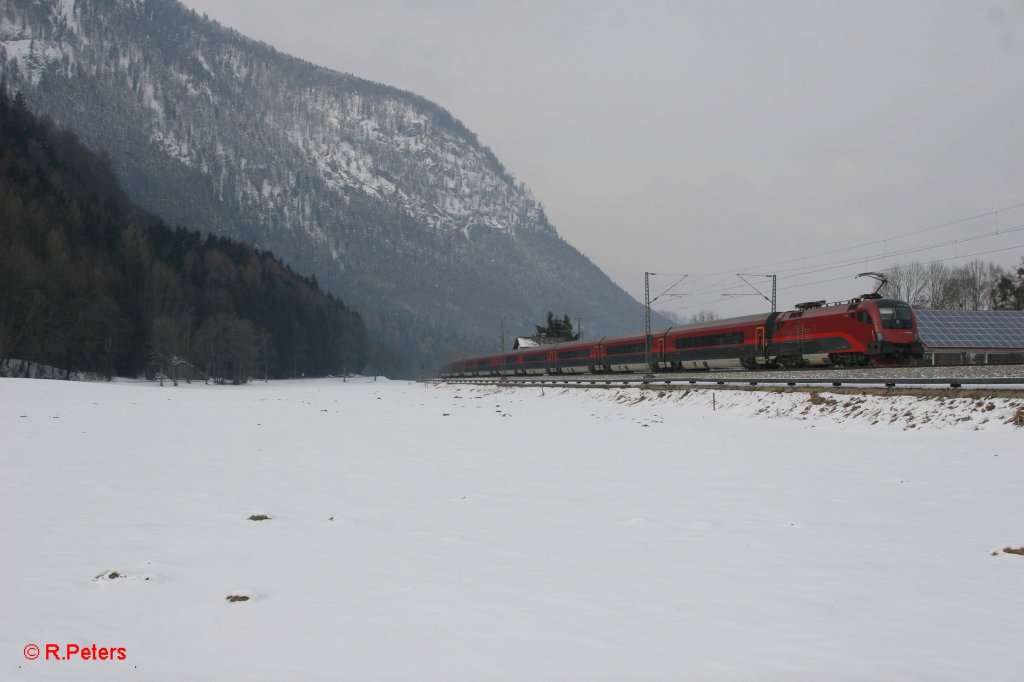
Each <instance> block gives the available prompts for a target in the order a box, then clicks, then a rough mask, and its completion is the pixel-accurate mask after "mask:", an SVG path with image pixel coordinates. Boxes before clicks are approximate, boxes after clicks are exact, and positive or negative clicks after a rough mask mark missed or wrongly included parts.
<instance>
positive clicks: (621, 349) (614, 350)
mask: <svg viewBox="0 0 1024 682" xmlns="http://www.w3.org/2000/svg"><path fill="white" fill-rule="evenodd" d="M607 352H608V355H628V354H630V353H643V352H644V344H642V343H631V344H628V345H624V346H608V351H607Z"/></svg>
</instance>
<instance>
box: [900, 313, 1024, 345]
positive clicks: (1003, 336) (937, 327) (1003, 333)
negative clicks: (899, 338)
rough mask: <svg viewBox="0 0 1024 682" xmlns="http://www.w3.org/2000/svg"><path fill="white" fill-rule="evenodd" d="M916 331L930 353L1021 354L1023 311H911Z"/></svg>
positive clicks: (1023, 341)
mask: <svg viewBox="0 0 1024 682" xmlns="http://www.w3.org/2000/svg"><path fill="white" fill-rule="evenodd" d="M914 315H915V316H917V331H918V335H919V336H920V337H921V341H922V342H923V343H924V345H925V348H926V349H927V350H929V351H933V352H937V353H941V352H969V353H973V352H977V353H993V352H994V353H1021V352H1024V310H924V309H920V308H915V309H914Z"/></svg>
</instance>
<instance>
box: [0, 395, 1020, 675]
mask: <svg viewBox="0 0 1024 682" xmlns="http://www.w3.org/2000/svg"><path fill="white" fill-rule="evenodd" d="M711 395H712V392H711V391H695V392H691V393H689V394H673V395H672V396H667V397H659V396H656V395H654V394H651V393H640V392H639V391H637V390H630V391H605V390H592V391H578V392H569V391H567V390H551V389H548V390H546V391H544V392H543V394H542V391H541V389H536V388H530V389H518V390H506V389H497V388H490V387H453V386H444V385H440V386H432V385H423V384H409V383H401V382H385V381H380V382H373V381H370V380H362V381H350V382H348V383H342V382H340V381H333V380H331V381H328V380H322V381H305V382H278V383H271V384H253V385H249V386H242V387H218V386H204V385H192V386H187V385H182V386H180V387H177V388H172V387H170V386H166V387H163V388H161V387H159V386H156V385H153V384H145V383H113V384H101V383H100V384H98V383H70V382H60V381H31V380H18V379H0V540H2V547H3V550H2V552H0V573H2V576H3V580H2V582H0V609H2V611H0V612H2V616H3V617H2V618H0V679H3V680H21V679H24V680H36V679H47V680H85V679H89V680H473V681H480V680H571V681H582V680H808V681H814V682H820V681H821V680H956V681H961V680H1016V679H1019V678H1020V673H1021V670H1022V669H1024V648H1022V647H1021V646H1020V645H1021V643H1022V642H1024V556H1019V555H1015V554H1008V553H1004V552H1003V551H1002V550H1003V548H1004V547H1020V546H1022V545H1024V514H1022V510H1024V509H1022V506H1021V499H1022V495H1021V493H1022V488H1024V486H1022V483H1024V447H1022V444H1024V428H1018V427H1015V426H1013V425H1012V424H1010V423H1007V422H1009V421H1012V419H1013V416H1014V415H1015V414H1016V410H1017V409H1019V408H1020V407H1021V406H1024V401H1019V400H1018V401H1016V402H1014V401H984V402H983V403H982V404H981V405H978V404H977V402H978V401H971V400H964V401H961V402H956V401H952V402H949V401H944V402H942V403H941V404H940V403H939V402H938V401H931V402H930V403H928V404H923V405H917V404H914V403H913V401H911V400H910V399H902V398H901V399H899V400H906V401H908V403H907V404H906V405H904V404H902V403H898V402H890V403H886V402H885V401H886V400H887V399H886V398H865V399H864V400H863V403H864V404H860V403H855V404H852V405H846V404H845V403H847V402H849V401H850V400H851V398H850V397H849V396H841V395H840V396H833V397H832V398H831V399H834V400H836V402H834V403H829V402H828V400H825V399H823V398H821V397H819V398H818V399H816V400H815V401H814V402H812V401H810V400H809V398H808V396H807V394H790V395H779V394H770V393H752V392H742V391H718V392H714V395H715V406H714V407H715V408H716V409H715V411H712V405H711V397H710V396H711ZM826 397H827V396H826ZM988 402H992V407H991V408H989V407H988ZM907 413H909V417H908V414H907ZM926 414H927V415H929V416H928V417H927V418H925V415H926ZM892 416H895V418H890V417H892ZM963 417H969V418H967V419H963ZM911 424H913V428H911ZM251 515H267V516H269V517H270V518H269V519H267V520H263V521H251V520H248V517H250V516H251ZM112 575H116V577H112ZM231 595H236V596H245V597H249V599H248V600H247V601H236V602H229V601H228V600H227V597H229V596H231ZM31 644H35V645H37V646H39V647H40V651H41V654H40V656H39V658H38V659H37V660H31V661H30V660H28V659H27V658H26V657H25V653H24V652H25V648H26V646H28V645H31ZM48 644H51V645H55V646H56V647H57V651H58V652H59V653H60V654H61V655H62V656H63V655H65V654H66V653H67V647H68V645H69V644H72V645H77V646H79V647H81V648H83V649H87V648H90V647H91V646H92V645H94V644H95V645H96V646H97V647H108V648H110V649H112V650H113V651H107V652H105V653H107V655H108V656H109V655H113V656H114V659H115V660H81V654H79V655H78V656H77V657H76V660H52V658H53V657H52V656H51V660H45V659H46V646H47V645H48ZM122 650H123V651H122ZM99 651H100V649H99V648H98V649H97V652H99ZM90 652H91V649H90ZM28 653H29V654H30V655H31V654H32V653H33V652H32V650H31V649H30V650H29V652H28ZM119 654H123V658H124V660H117V659H118V658H119ZM91 655H92V654H91V653H90V656H91ZM97 655H100V654H99V653H97Z"/></svg>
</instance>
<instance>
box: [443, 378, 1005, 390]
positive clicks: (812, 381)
mask: <svg viewBox="0 0 1024 682" xmlns="http://www.w3.org/2000/svg"><path fill="white" fill-rule="evenodd" d="M427 381H429V382H431V383H448V384H464V385H485V386H486V385H497V386H566V387H569V388H577V387H578V388H588V387H591V386H596V387H601V386H626V387H628V386H640V387H643V386H673V385H679V386H687V385H689V386H726V385H737V386H739V385H743V386H768V387H772V386H786V387H791V386H808V387H811V386H828V387H833V388H842V387H846V388H864V387H872V386H882V387H884V388H897V387H903V388H914V387H936V386H943V387H948V388H951V389H958V388H967V387H971V386H999V390H1007V389H1008V388H1012V387H1016V388H1021V389H1024V377H991V378H981V377H978V378H973V377H971V378H966V377H958V378H949V377H947V378H935V377H916V378H915V377H908V378H892V377H889V378H877V377H875V378H841V379H840V378H834V379H819V378H798V377H786V378H774V379H764V378H757V379H752V378H745V379H739V378H737V379H723V378H717V377H716V378H707V379H700V378H694V377H675V376H659V375H654V376H650V375H647V376H633V377H621V378H620V377H614V378H609V377H588V378H575V377H573V378H567V377H529V378H521V377H451V378H437V379H429V380H427Z"/></svg>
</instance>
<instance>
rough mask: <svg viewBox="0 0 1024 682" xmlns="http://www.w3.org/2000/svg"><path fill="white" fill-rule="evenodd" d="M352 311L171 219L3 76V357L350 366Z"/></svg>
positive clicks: (231, 375) (272, 265)
mask: <svg viewBox="0 0 1024 682" xmlns="http://www.w3.org/2000/svg"><path fill="white" fill-rule="evenodd" d="M366 356H367V341H366V332H365V329H364V326H363V322H362V320H361V318H360V317H359V315H358V314H356V313H355V312H353V311H351V310H349V309H348V308H347V307H346V306H345V305H344V304H343V303H341V302H340V301H338V300H337V299H335V298H334V297H332V296H331V295H329V294H326V293H324V292H322V291H321V290H320V288H319V286H318V284H317V282H316V280H315V279H309V278H305V277H302V276H300V275H298V274H296V273H295V272H293V271H292V270H291V269H290V268H289V267H288V266H286V265H284V264H282V263H281V262H280V261H279V260H278V259H277V258H275V257H274V256H273V255H272V254H271V253H269V252H263V251H260V250H258V249H256V248H254V247H252V246H250V245H248V244H244V243H240V242H235V241H232V240H230V239H225V238H221V237H212V236H211V237H203V236H202V235H200V234H199V233H198V232H195V231H191V230H186V229H183V228H180V227H179V228H177V229H175V230H171V229H170V228H168V227H167V226H166V225H165V224H163V223H162V222H161V221H160V220H159V219H157V218H155V217H153V216H151V215H149V214H147V213H144V212H143V211H141V210H139V209H138V208H136V207H134V206H133V205H132V204H130V203H129V202H128V201H127V199H126V198H125V196H124V194H123V193H122V191H121V190H120V188H119V186H118V183H117V179H116V177H115V175H114V173H113V171H112V170H111V168H110V163H109V161H108V160H107V159H106V158H105V157H98V156H96V155H95V154H93V153H92V152H90V151H89V150H88V149H86V148H85V147H84V146H83V145H82V144H81V143H80V142H79V141H78V139H77V138H76V136H75V135H74V134H73V133H71V132H69V131H65V130H56V129H54V127H53V125H52V123H51V122H50V121H49V120H48V119H37V118H36V117H34V116H33V115H32V114H31V113H30V112H28V110H27V109H26V107H25V103H24V99H23V98H22V97H21V96H20V95H19V96H17V97H15V98H14V99H13V100H12V99H11V98H10V97H9V95H8V94H7V92H6V88H5V87H3V84H0V367H9V366H10V360H11V359H12V358H13V359H18V360H21V361H23V363H24V364H23V365H20V366H19V371H23V372H24V374H25V375H26V376H27V375H28V374H29V371H30V368H31V366H32V364H43V365H50V366H54V367H59V368H61V369H62V370H64V371H65V372H66V375H67V376H69V375H70V374H71V373H72V372H91V373H96V374H99V375H103V376H106V377H111V376H115V375H119V376H138V375H139V374H141V373H143V372H144V371H145V369H146V368H147V366H151V367H153V368H154V369H156V370H157V371H163V372H164V373H165V374H168V375H171V374H172V373H173V372H174V371H175V369H176V368H179V367H183V366H186V365H187V366H189V367H190V368H194V367H197V368H199V369H201V370H202V371H203V372H205V373H206V374H207V375H208V376H210V377H213V378H219V379H224V380H227V381H232V382H235V383H240V382H244V381H246V380H247V379H248V378H249V377H251V376H259V377H264V376H268V377H271V378H281V377H292V376H324V375H327V374H337V373H342V372H346V371H358V370H360V369H362V367H363V365H364V364H365V362H366Z"/></svg>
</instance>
